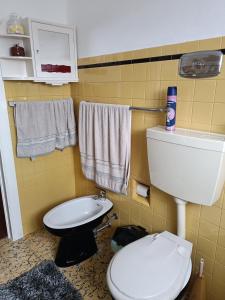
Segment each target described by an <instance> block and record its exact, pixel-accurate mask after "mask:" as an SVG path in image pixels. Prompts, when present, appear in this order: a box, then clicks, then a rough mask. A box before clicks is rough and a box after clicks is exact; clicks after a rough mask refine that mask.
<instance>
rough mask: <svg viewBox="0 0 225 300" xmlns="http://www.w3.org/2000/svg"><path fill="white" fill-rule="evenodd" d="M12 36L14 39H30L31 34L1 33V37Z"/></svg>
mask: <svg viewBox="0 0 225 300" xmlns="http://www.w3.org/2000/svg"><path fill="white" fill-rule="evenodd" d="M1 37H2V38H12V39H30V36H29V35H25V34H0V38H1Z"/></svg>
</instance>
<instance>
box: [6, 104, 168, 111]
mask: <svg viewBox="0 0 225 300" xmlns="http://www.w3.org/2000/svg"><path fill="white" fill-rule="evenodd" d="M15 105H16V101H9V106H11V107H14V106H15ZM129 109H130V110H140V111H146V112H166V111H167V108H166V107H139V106H130V107H129Z"/></svg>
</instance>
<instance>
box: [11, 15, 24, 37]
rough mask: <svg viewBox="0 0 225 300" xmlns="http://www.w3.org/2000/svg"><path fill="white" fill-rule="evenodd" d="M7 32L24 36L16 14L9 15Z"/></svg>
mask: <svg viewBox="0 0 225 300" xmlns="http://www.w3.org/2000/svg"><path fill="white" fill-rule="evenodd" d="M7 32H8V33H9V34H24V33H25V32H24V26H23V22H22V18H21V17H19V16H17V15H16V14H11V15H10V17H9V20H8V23H7Z"/></svg>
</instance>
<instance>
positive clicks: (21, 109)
mask: <svg viewBox="0 0 225 300" xmlns="http://www.w3.org/2000/svg"><path fill="white" fill-rule="evenodd" d="M14 115H15V123H16V129H17V156H18V157H30V158H34V157H36V156H39V155H44V154H47V153H50V152H52V151H54V150H55V149H60V150H62V149H64V148H65V147H67V146H73V145H75V144H76V140H77V137H76V124H75V118H74V109H73V100H72V99H64V100H52V101H22V102H19V101H18V102H17V101H16V102H15V107H14Z"/></svg>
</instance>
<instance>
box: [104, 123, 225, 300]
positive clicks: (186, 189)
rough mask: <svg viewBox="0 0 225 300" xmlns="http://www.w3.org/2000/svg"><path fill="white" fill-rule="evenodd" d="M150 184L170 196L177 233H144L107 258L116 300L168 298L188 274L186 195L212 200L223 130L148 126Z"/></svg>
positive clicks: (224, 174)
mask: <svg viewBox="0 0 225 300" xmlns="http://www.w3.org/2000/svg"><path fill="white" fill-rule="evenodd" d="M147 143H148V159H149V166H150V178H151V183H152V185H154V186H156V187H157V188H159V189H161V190H163V191H164V192H166V193H168V194H170V195H172V196H174V199H175V201H176V203H177V216H178V219H177V231H178V236H176V235H174V234H172V233H169V232H167V231H165V232H162V233H160V234H154V235H148V236H146V237H144V238H142V239H140V240H138V241H136V242H134V243H131V244H129V245H128V246H126V247H124V248H122V249H121V250H120V251H119V252H117V253H116V254H115V255H114V257H113V258H112V260H111V262H110V265H109V267H108V271H107V283H108V287H109V289H110V292H111V294H112V296H113V298H114V299H115V300H173V299H175V298H176V297H177V296H178V295H179V293H180V292H181V291H182V289H183V288H184V287H185V285H186V284H187V282H188V280H189V278H190V275H191V251H192V244H191V243H190V242H188V241H186V240H185V207H186V203H187V201H189V202H193V203H197V204H202V205H212V204H213V203H214V202H215V201H217V200H218V198H219V196H220V193H221V191H222V188H223V185H224V179H225V135H218V134H210V133H206V132H200V131H194V130H186V129H177V130H176V131H175V132H168V131H166V130H165V129H164V128H163V127H160V126H158V127H154V128H151V129H147Z"/></svg>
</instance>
